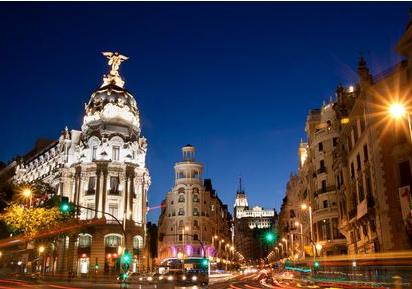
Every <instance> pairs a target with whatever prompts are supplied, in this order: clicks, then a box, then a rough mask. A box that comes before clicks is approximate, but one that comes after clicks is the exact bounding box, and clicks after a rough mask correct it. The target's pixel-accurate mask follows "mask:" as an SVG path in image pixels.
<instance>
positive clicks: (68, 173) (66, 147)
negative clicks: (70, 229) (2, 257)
mask: <svg viewBox="0 0 412 289" xmlns="http://www.w3.org/2000/svg"><path fill="white" fill-rule="evenodd" d="M109 54H110V53H109ZM109 54H108V55H106V56H107V57H108V58H109V59H110V62H109V63H112V67H111V70H110V72H109V74H108V75H107V76H104V78H103V83H102V85H101V86H100V87H99V88H98V89H96V90H95V91H94V92H93V93H92V95H91V97H90V100H89V101H88V103H87V104H86V105H85V113H84V117H83V124H82V127H81V130H74V129H72V130H69V129H68V128H67V127H66V128H65V130H64V131H62V133H61V135H60V138H59V139H58V140H57V141H53V142H50V143H49V144H48V145H46V146H43V147H42V149H41V150H37V151H36V153H35V154H32V155H31V156H30V157H29V158H26V159H24V161H21V162H19V163H18V164H17V166H16V170H15V175H14V177H13V179H14V181H15V182H17V183H21V182H32V181H35V180H42V181H43V182H46V183H48V184H50V185H51V186H52V187H53V188H55V190H56V192H57V194H58V195H61V196H66V197H68V198H69V199H70V201H71V202H73V203H74V204H75V205H79V206H82V207H84V208H82V209H81V210H80V214H79V216H78V218H79V219H80V223H81V224H82V223H90V224H92V225H90V226H88V227H87V228H88V229H80V231H79V232H78V234H77V235H76V236H73V235H71V236H70V237H65V238H60V239H59V241H58V242H57V246H56V247H57V249H56V250H57V253H55V252H54V253H51V252H50V251H48V250H46V251H45V258H46V259H47V260H48V261H47V262H45V264H48V265H46V266H47V267H48V268H46V269H45V270H44V271H45V272H46V273H48V272H50V273H63V272H73V273H74V274H75V275H84V276H87V275H90V274H92V273H93V274H110V273H113V274H115V273H116V272H119V254H120V253H121V250H119V249H121V248H125V247H126V248H128V249H129V251H132V249H133V263H132V270H134V271H137V270H138V269H139V268H142V262H141V259H142V257H143V246H144V240H145V226H146V225H145V224H146V213H145V212H146V203H147V190H148V188H149V185H150V175H149V171H148V169H147V168H146V164H145V159H146V153H147V140H146V139H145V138H144V137H143V136H142V135H141V127H140V116H139V109H138V106H137V102H136V100H135V98H134V97H133V95H132V94H131V93H130V92H129V91H127V90H126V89H125V88H124V81H123V80H122V78H121V77H120V75H119V72H118V69H119V64H120V62H121V61H123V60H124V58H125V57H123V56H122V55H119V54H118V53H111V54H110V55H109ZM87 208H88V209H87ZM109 214H110V215H109ZM116 219H117V220H118V221H119V222H120V223H121V226H122V227H123V228H124V230H125V232H126V235H125V236H124V234H123V233H122V232H123V230H122V228H121V226H119V224H118V223H117V221H116ZM92 220H93V222H91V221H92ZM125 237H126V239H125Z"/></svg>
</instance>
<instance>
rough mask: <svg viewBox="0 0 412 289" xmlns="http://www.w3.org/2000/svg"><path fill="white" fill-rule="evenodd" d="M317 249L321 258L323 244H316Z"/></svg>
mask: <svg viewBox="0 0 412 289" xmlns="http://www.w3.org/2000/svg"><path fill="white" fill-rule="evenodd" d="M315 248H316V252H317V253H318V255H319V256H320V253H321V251H322V244H320V243H316V245H315Z"/></svg>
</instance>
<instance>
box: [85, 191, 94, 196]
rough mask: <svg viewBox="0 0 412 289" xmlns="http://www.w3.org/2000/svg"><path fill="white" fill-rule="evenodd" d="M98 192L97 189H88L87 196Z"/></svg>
mask: <svg viewBox="0 0 412 289" xmlns="http://www.w3.org/2000/svg"><path fill="white" fill-rule="evenodd" d="M95 194H96V190H95V189H88V190H87V191H86V196H90V195H95Z"/></svg>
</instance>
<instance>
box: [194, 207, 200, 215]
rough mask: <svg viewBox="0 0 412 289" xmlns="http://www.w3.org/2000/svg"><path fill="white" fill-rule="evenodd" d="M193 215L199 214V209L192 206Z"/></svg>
mask: <svg viewBox="0 0 412 289" xmlns="http://www.w3.org/2000/svg"><path fill="white" fill-rule="evenodd" d="M193 216H199V209H198V208H193Z"/></svg>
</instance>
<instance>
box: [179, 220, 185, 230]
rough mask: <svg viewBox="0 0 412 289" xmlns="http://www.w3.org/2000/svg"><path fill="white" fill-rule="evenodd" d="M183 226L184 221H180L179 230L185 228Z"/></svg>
mask: <svg viewBox="0 0 412 289" xmlns="http://www.w3.org/2000/svg"><path fill="white" fill-rule="evenodd" d="M183 225H184V224H183V220H180V221H179V228H183Z"/></svg>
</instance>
